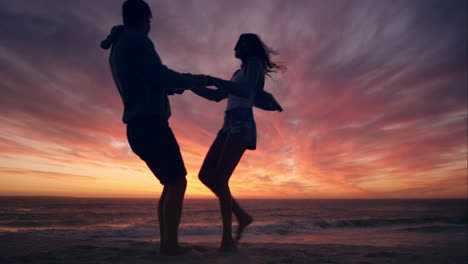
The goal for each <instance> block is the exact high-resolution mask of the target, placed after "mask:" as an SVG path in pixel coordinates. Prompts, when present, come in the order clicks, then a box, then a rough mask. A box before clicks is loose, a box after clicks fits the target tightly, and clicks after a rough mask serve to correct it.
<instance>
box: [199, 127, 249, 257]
mask: <svg viewBox="0 0 468 264" xmlns="http://www.w3.org/2000/svg"><path fill="white" fill-rule="evenodd" d="M245 150H246V146H245V144H244V143H243V142H241V141H239V140H237V139H236V138H235V137H232V136H228V137H227V138H224V139H219V138H217V139H216V140H215V142H214V143H213V145H212V147H211V148H210V151H209V152H208V154H207V157H206V158H205V161H204V163H203V166H202V169H201V170H200V175H199V178H200V180H201V181H202V182H203V183H204V184H205V185H206V186H207V187H208V188H210V189H211V190H212V191H213V192H214V193H215V194H216V196H218V198H219V203H220V207H221V216H222V218H223V237H222V241H221V247H220V250H222V251H231V250H234V249H235V248H236V247H235V243H234V239H233V238H232V212H233V201H232V197H231V191H230V189H229V185H228V182H229V178H230V177H231V175H232V173H233V171H234V169H235V168H236V166H237V164H238V163H239V161H240V159H241V158H242V155H243V154H244V152H245ZM235 208H236V209H234V210H236V211H237V212H238V213H239V212H240V211H239V210H238V209H240V207H239V206H238V204H237V202H236V206H235Z"/></svg>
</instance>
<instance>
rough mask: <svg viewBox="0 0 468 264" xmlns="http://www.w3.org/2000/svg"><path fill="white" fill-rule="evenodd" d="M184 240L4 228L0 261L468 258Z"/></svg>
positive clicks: (461, 250) (431, 251) (450, 253)
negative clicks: (168, 251)
mask: <svg viewBox="0 0 468 264" xmlns="http://www.w3.org/2000/svg"><path fill="white" fill-rule="evenodd" d="M183 242H188V243H184V244H185V245H188V246H189V247H190V248H191V250H190V251H189V252H188V253H187V254H185V255H182V256H175V257H169V256H164V255H160V254H159V250H158V247H159V241H155V240H147V241H141V240H130V239H100V238H95V239H77V238H69V237H66V236H55V237H54V236H41V235H38V234H34V233H21V232H5V233H3V234H1V235H0V248H1V254H0V263H208V264H210V263H244V264H247V263H255V264H256V263H269V264H274V263H353V264H358V263H359V264H365V263H368V264H369V263H382V264H385V263H426V264H436V263H448V264H449V263H454V264H458V263H460V264H462V263H466V262H465V261H466V257H467V250H466V243H465V244H459V245H447V246H446V247H434V246H431V245H424V246H423V245H415V246H412V247H410V246H404V247H399V246H393V247H384V246H370V245H368V246H364V245H344V244H293V243H281V242H279V243H255V244H254V243H240V245H239V248H238V251H237V252H235V253H220V252H218V251H217V246H218V245H217V243H214V242H213V243H190V241H183Z"/></svg>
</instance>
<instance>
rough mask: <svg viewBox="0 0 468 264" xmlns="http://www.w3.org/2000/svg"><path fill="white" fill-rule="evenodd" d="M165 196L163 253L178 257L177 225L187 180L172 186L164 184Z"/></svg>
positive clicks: (181, 180)
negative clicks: (165, 188)
mask: <svg viewBox="0 0 468 264" xmlns="http://www.w3.org/2000/svg"><path fill="white" fill-rule="evenodd" d="M166 187H167V195H166V197H165V199H164V204H163V218H164V225H165V231H164V233H165V242H164V251H163V253H165V254H168V255H178V254H179V253H180V252H179V240H178V236H179V223H180V217H181V216H182V205H183V201H184V195H185V189H186V187H187V180H186V179H185V177H184V178H182V179H180V180H179V181H178V182H176V183H174V184H166Z"/></svg>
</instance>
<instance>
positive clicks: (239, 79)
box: [208, 61, 264, 98]
mask: <svg viewBox="0 0 468 264" xmlns="http://www.w3.org/2000/svg"><path fill="white" fill-rule="evenodd" d="M261 78H264V73H263V65H262V63H261V62H260V61H250V62H247V63H246V64H245V66H244V67H243V68H242V69H241V71H240V72H239V75H238V76H236V81H235V82H234V81H226V80H223V79H219V78H215V77H209V80H208V83H209V84H213V85H215V86H216V87H218V88H219V89H221V90H225V91H227V92H228V93H230V94H233V95H236V96H240V97H245V98H247V97H249V96H250V95H252V93H254V92H255V89H256V87H257V84H258V82H259V81H260V79H261Z"/></svg>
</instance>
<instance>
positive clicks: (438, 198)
mask: <svg viewBox="0 0 468 264" xmlns="http://www.w3.org/2000/svg"><path fill="white" fill-rule="evenodd" d="M1 198H67V199H135V200H138V199H141V200H143V199H159V197H156V196H155V197H98V196H94V197H93V196H89V197H83V196H63V195H0V199H1ZM462 199H463V200H468V197H433V198H428V197H421V198H415V197H411V198H330V197H328V198H307V197H305V198H272V197H270V198H261V197H251V198H249V197H245V198H237V200H462ZM184 200H218V198H217V197H186V198H185V199H184Z"/></svg>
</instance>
